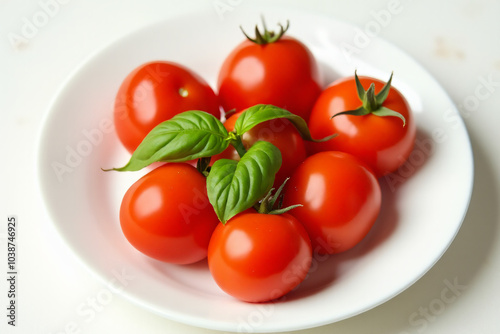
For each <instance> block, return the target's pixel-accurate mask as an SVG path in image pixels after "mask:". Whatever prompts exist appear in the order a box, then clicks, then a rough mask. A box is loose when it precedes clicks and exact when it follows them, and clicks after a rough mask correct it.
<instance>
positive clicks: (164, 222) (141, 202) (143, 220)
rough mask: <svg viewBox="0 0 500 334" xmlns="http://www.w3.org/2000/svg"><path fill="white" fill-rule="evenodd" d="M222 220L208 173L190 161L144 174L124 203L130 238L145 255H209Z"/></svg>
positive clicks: (189, 259) (187, 259)
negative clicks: (210, 192) (209, 189)
mask: <svg viewBox="0 0 500 334" xmlns="http://www.w3.org/2000/svg"><path fill="white" fill-rule="evenodd" d="M218 223H219V220H218V218H217V216H216V215H215V212H214V209H213V208H212V206H211V205H210V203H209V201H208V197H207V190H206V180H205V177H204V176H203V175H202V174H201V173H199V172H198V171H197V170H196V168H194V167H193V166H191V165H188V164H184V163H169V164H165V165H163V166H161V167H158V168H156V169H154V170H152V171H151V172H149V173H148V174H146V175H145V176H143V177H142V178H140V179H139V180H138V181H137V182H135V183H134V184H133V185H132V186H131V187H130V188H129V189H128V191H127V192H126V193H125V196H124V197H123V200H122V204H121V207H120V224H121V228H122V230H123V233H124V234H125V237H126V238H127V240H128V241H129V242H130V243H131V244H132V245H133V246H134V247H135V248H137V249H138V250H139V251H141V252H142V253H144V254H146V255H148V256H150V257H152V258H154V259H157V260H160V261H164V262H169V263H177V264H188V263H194V262H197V261H199V260H202V259H204V258H205V257H206V255H207V249H208V243H209V241H210V237H211V235H212V232H213V230H214V229H215V227H216V226H217V224H218Z"/></svg>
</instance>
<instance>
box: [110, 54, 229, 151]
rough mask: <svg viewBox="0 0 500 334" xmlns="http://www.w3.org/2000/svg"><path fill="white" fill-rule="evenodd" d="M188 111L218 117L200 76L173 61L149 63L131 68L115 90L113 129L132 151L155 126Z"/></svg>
mask: <svg viewBox="0 0 500 334" xmlns="http://www.w3.org/2000/svg"><path fill="white" fill-rule="evenodd" d="M188 110H202V111H206V112H208V113H210V114H212V115H214V116H215V117H217V118H220V107H219V102H218V99H217V96H216V94H215V93H214V91H213V90H212V88H211V87H210V86H209V85H208V84H207V83H206V82H205V80H203V78H201V77H200V76H198V75H197V74H196V73H194V72H193V71H191V70H190V69H188V68H186V67H184V66H181V65H179V64H176V63H172V62H166V61H154V62H149V63H146V64H143V65H141V66H139V67H137V68H136V69H135V70H134V71H132V72H131V73H130V74H129V75H128V76H127V77H126V78H125V80H124V81H123V83H122V84H121V86H120V89H119V90H118V94H117V96H116V100H115V108H114V122H115V128H116V132H117V134H118V137H119V138H120V141H121V142H122V143H123V145H124V146H125V148H126V149H127V150H128V151H129V152H130V153H132V152H134V150H135V149H136V148H137V146H139V144H140V143H141V142H142V140H143V139H144V137H145V136H146V135H147V134H148V133H149V132H150V131H151V130H152V129H153V128H154V127H155V126H156V125H158V124H159V123H161V122H163V121H166V120H168V119H170V118H172V117H173V116H175V115H177V114H179V113H181V112H183V111H188Z"/></svg>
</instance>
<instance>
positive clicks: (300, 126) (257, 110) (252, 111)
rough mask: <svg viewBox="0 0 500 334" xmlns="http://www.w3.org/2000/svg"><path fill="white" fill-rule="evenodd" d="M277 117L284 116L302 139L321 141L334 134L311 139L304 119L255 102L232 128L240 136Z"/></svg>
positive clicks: (280, 109)
mask: <svg viewBox="0 0 500 334" xmlns="http://www.w3.org/2000/svg"><path fill="white" fill-rule="evenodd" d="M277 118H286V119H288V120H289V121H290V122H292V124H293V125H294V126H295V128H297V130H298V131H299V133H300V135H301V136H302V138H303V139H305V140H309V141H314V142H323V141H327V140H330V139H332V138H333V137H335V136H336V135H335V134H334V135H331V136H328V137H325V138H322V139H313V138H312V137H311V133H310V132H309V128H308V127H307V123H306V121H305V120H304V119H303V118H302V117H300V116H298V115H295V114H292V113H291V112H289V111H288V110H285V109H282V108H279V107H276V106H273V105H270V104H257V105H255V106H253V107H250V108H248V109H246V110H245V111H244V112H243V113H242V114H241V115H240V117H238V119H237V120H236V123H235V124H234V130H235V132H236V134H237V135H239V136H241V135H243V134H244V133H245V132H247V131H248V130H250V129H252V128H253V127H254V126H256V125H258V124H260V123H262V122H265V121H269V120H272V119H277Z"/></svg>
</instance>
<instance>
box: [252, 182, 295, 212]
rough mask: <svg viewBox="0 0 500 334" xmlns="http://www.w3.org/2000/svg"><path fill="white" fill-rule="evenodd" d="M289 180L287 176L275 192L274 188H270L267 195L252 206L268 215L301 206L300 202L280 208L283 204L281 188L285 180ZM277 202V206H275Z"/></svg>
mask: <svg viewBox="0 0 500 334" xmlns="http://www.w3.org/2000/svg"><path fill="white" fill-rule="evenodd" d="M288 180H289V178H287V179H286V180H285V181H284V182H283V184H282V185H281V186H280V187H279V188H278V190H276V192H275V193H274V195H273V191H274V188H271V190H269V192H268V193H267V195H266V196H265V197H264V198H263V199H262V200H261V201H260V203H257V204H256V205H255V206H254V208H255V209H256V210H257V211H258V212H259V213H263V214H270V215H280V214H283V213H286V212H288V211H290V210H292V209H294V208H297V207H299V206H302V204H295V205H290V206H287V207H286V208H282V205H283V195H281V192H282V191H283V188H284V187H285V184H286V182H287V181H288ZM276 202H278V203H277V207H276V208H275V206H276Z"/></svg>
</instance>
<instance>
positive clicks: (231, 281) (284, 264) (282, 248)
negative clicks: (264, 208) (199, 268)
mask: <svg viewBox="0 0 500 334" xmlns="http://www.w3.org/2000/svg"><path fill="white" fill-rule="evenodd" d="M311 261H312V251H311V243H310V241H309V236H308V235H307V233H306V230H305V229H304V227H303V226H302V224H301V223H299V222H298V221H297V219H295V218H294V217H292V216H290V215H288V214H283V215H270V214H259V213H248V211H246V212H243V213H241V214H239V215H237V216H235V217H234V218H232V219H231V220H229V221H228V222H227V223H226V224H225V225H223V224H222V223H221V224H219V225H218V226H217V228H216V229H215V231H214V233H213V236H212V240H210V246H209V249H208V265H209V268H210V272H211V274H212V276H213V278H214V280H215V282H216V283H217V284H218V285H219V287H220V288H221V289H222V290H224V291H225V292H226V293H228V294H229V295H231V296H233V297H235V298H238V299H240V300H243V301H246V302H265V301H269V300H273V299H276V298H280V297H282V296H283V295H285V294H286V293H288V292H290V291H291V290H292V289H294V288H295V287H296V286H297V285H298V284H300V283H301V282H302V281H303V280H304V278H305V277H306V275H307V272H308V270H309V267H310V265H311Z"/></svg>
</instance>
